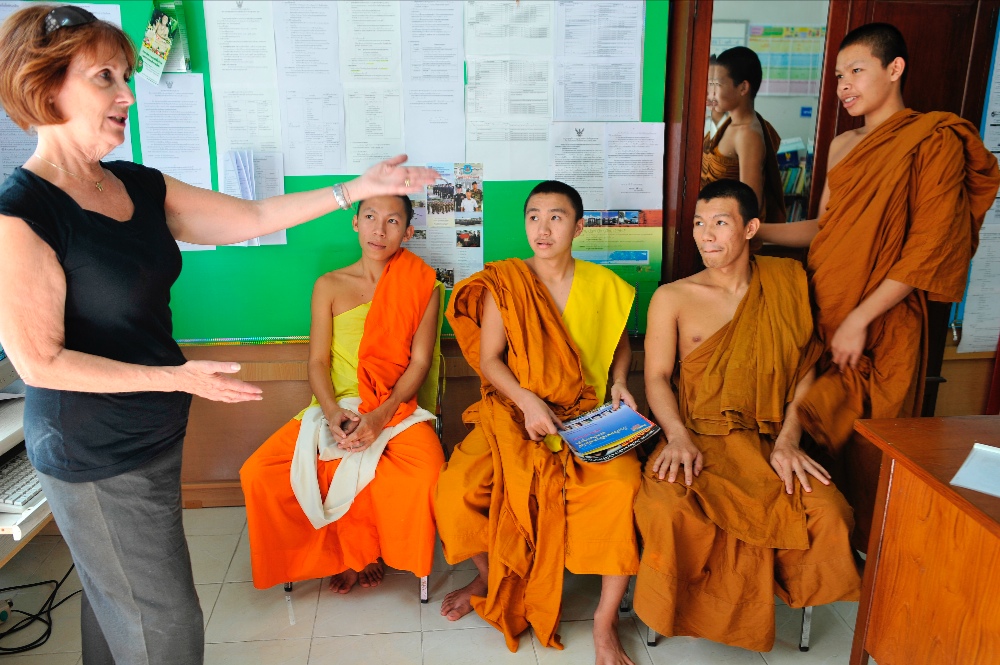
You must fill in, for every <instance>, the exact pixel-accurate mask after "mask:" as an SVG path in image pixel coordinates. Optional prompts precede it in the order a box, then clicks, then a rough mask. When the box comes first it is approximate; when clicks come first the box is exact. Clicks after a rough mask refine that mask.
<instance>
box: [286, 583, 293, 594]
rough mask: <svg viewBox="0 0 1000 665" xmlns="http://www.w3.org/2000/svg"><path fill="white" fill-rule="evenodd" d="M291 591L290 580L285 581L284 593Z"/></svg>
mask: <svg viewBox="0 0 1000 665" xmlns="http://www.w3.org/2000/svg"><path fill="white" fill-rule="evenodd" d="M291 591H292V582H285V593H291Z"/></svg>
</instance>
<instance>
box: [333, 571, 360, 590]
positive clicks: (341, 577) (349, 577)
mask: <svg viewBox="0 0 1000 665" xmlns="http://www.w3.org/2000/svg"><path fill="white" fill-rule="evenodd" d="M357 583H358V573H357V571H354V570H351V569H350V568H348V569H347V570H345V571H344V572H342V573H337V574H336V575H334V576H333V577H331V578H330V590H331V591H335V592H337V593H347V592H349V591H350V590H351V589H352V588H353V587H354V585H355V584H357Z"/></svg>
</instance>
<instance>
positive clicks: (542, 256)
mask: <svg viewBox="0 0 1000 665" xmlns="http://www.w3.org/2000/svg"><path fill="white" fill-rule="evenodd" d="M524 217H525V222H524V224H525V231H526V233H527V236H528V242H529V243H530V245H531V249H532V251H533V253H534V255H533V256H532V257H531V258H530V259H527V260H526V261H522V260H520V259H507V260H505V261H497V262H495V263H490V264H488V265H487V266H486V268H485V269H484V270H483V271H482V272H479V273H476V274H475V275H473V276H472V277H470V278H468V279H466V280H464V281H462V282H461V283H459V284H458V285H457V286H456V287H455V290H454V292H453V294H452V298H451V301H450V303H449V305H448V321H449V322H450V323H451V326H452V328H453V329H454V331H455V335H456V337H457V338H458V342H459V344H460V345H461V348H462V353H463V354H464V355H465V358H466V360H468V362H469V364H470V365H471V366H472V367H473V368H474V369H475V370H476V371H477V372H478V373H479V375H480V377H481V379H482V400H481V401H480V402H478V403H476V404H474V405H473V406H472V407H470V408H469V409H468V410H467V411H466V412H465V414H464V415H463V419H464V421H465V422H466V423H467V424H468V425H470V426H471V427H472V428H473V429H472V431H471V432H470V433H469V435H468V436H467V437H466V438H465V440H464V441H462V442H461V443H460V444H458V446H456V448H455V451H454V453H453V454H452V457H451V459H450V461H449V462H448V464H447V465H446V467H445V468H444V470H443V471H442V472H441V479H440V482H439V483H438V487H437V491H436V495H435V500H434V508H435V511H436V515H437V521H438V528H439V531H440V535H441V540H442V542H443V544H444V554H445V558H446V559H447V560H448V562H449V563H458V562H459V561H463V560H465V559H468V558H470V557H471V558H472V559H473V561H474V562H475V564H476V567H477V569H478V570H479V575H478V576H477V577H476V579H474V580H473V581H472V582H471V583H470V584H469V585H468V586H466V587H464V588H462V589H459V590H458V591H454V592H452V593H451V594H449V595H448V596H447V597H446V598H445V600H444V602H443V603H442V606H441V614H443V615H445V616H446V617H448V618H449V619H451V620H457V619H459V618H461V617H462V616H464V615H465V614H468V613H469V612H471V611H472V610H473V609H475V611H476V612H477V613H478V614H479V615H480V616H482V617H483V619H485V620H486V621H487V622H489V623H490V624H492V625H493V626H495V627H496V628H497V629H499V630H501V631H502V632H503V634H504V638H505V639H506V641H507V647H508V648H509V649H510V650H511V651H516V650H517V647H518V639H519V636H520V635H521V633H523V632H524V631H525V630H526V629H527V628H528V626H529V625H530V626H531V627H532V628H534V631H535V636H536V637H537V639H538V641H539V642H540V643H541V644H542V645H543V646H546V647H555V648H557V649H561V648H562V644H561V643H560V640H559V636H558V635H557V634H556V631H557V629H558V627H559V619H560V612H561V602H562V591H563V570H564V569H567V568H568V569H569V570H570V571H572V572H574V573H578V574H591V575H602V576H603V580H602V590H601V599H600V602H599V604H598V607H597V611H596V612H595V614H594V647H595V651H596V654H597V662H598V663H600V664H602V665H604V664H611V663H614V664H619V665H620V664H627V663H631V662H632V661H631V660H629V658H628V657H627V656H626V655H625V652H624V650H623V649H622V646H621V642H620V641H619V638H618V633H617V627H618V605H619V603H620V602H621V599H622V596H623V595H624V593H625V589H626V587H627V585H628V578H629V576H630V575H633V574H634V573H635V572H636V570H637V569H638V563H639V562H638V550H637V544H636V537H635V528H634V526H633V519H632V504H633V502H634V499H635V493H636V490H637V489H638V486H639V475H640V470H639V462H638V459H637V458H636V455H635V452H634V451H630V452H628V453H625V454H624V455H622V456H620V457H617V458H615V459H613V460H611V461H608V462H603V463H599V464H598V463H588V462H582V461H580V460H579V459H577V458H576V457H574V456H573V455H572V454H571V452H570V450H569V448H568V446H566V445H562V442H561V439H560V438H559V437H558V436H557V433H558V431H559V429H560V428H561V427H562V421H564V420H568V419H570V418H574V417H576V416H578V415H580V414H582V413H584V412H586V411H589V410H591V409H593V408H594V407H596V406H598V405H599V404H601V403H603V401H604V398H605V390H606V387H607V384H608V374H609V371H610V373H611V375H612V377H613V384H612V387H611V401H612V403H613V404H614V405H615V406H616V407H617V406H618V405H619V403H620V402H624V403H625V404H627V405H629V406H630V407H632V408H635V401H634V400H633V398H632V395H630V394H629V392H628V390H627V389H626V387H625V381H626V378H627V375H628V369H629V362H630V360H631V350H630V348H629V344H628V337H627V334H626V330H625V325H626V322H627V320H628V315H629V310H630V309H631V307H632V301H633V299H634V296H635V290H634V289H633V288H632V287H631V286H629V285H628V284H627V283H625V282H624V281H623V280H622V279H620V278H619V277H617V276H616V275H615V274H614V273H612V272H611V271H610V270H608V269H607V268H604V267H601V266H598V265H595V264H592V263H588V262H586V261H579V260H575V259H574V258H573V256H572V254H571V250H572V244H573V238H575V237H576V236H578V235H579V234H580V233H581V232H582V231H583V225H584V220H583V201H582V199H581V198H580V194H579V193H578V192H577V191H576V190H575V189H573V188H572V187H570V186H568V185H565V184H563V183H561V182H556V181H548V182H543V183H541V184H539V185H538V186H536V187H535V188H534V189H533V190H532V191H531V194H530V195H529V196H528V199H527V201H526V202H525V206H524Z"/></svg>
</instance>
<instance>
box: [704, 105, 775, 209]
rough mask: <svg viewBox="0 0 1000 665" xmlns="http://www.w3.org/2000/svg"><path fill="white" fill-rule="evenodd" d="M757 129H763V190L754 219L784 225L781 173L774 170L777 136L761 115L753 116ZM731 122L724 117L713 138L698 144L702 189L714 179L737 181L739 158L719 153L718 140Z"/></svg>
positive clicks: (707, 136)
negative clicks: (757, 218) (700, 145)
mask: <svg viewBox="0 0 1000 665" xmlns="http://www.w3.org/2000/svg"><path fill="white" fill-rule="evenodd" d="M757 120H758V121H759V122H760V126H761V129H763V130H764V136H765V137H766V140H765V141H764V191H763V196H762V199H763V204H762V205H761V207H760V215H759V216H758V217H759V219H760V221H762V222H784V221H786V219H787V217H786V212H785V190H784V186H783V185H782V183H781V171H780V170H779V169H778V156H777V152H776V151H777V149H778V145H779V144H780V143H781V137H780V136H778V132H777V130H775V129H774V127H772V126H771V123H769V122H768V121H767V120H764V117H763V116H762V115H761V114H759V113H758V114H757ZM731 123H732V118H726V119H725V121H724V122H723V123H722V125H720V126H719V129H718V131H717V132H716V133H715V135H714V136H712V135H711V134H705V140H704V142H703V143H702V153H701V186H702V187H704V186H705V185H707V184H708V183H710V182H715V181H716V180H725V179H728V180H739V179H740V158H739V157H738V156H736V155H733V156H732V157H730V156H727V155H723V154H722V153H721V152H719V141H721V140H722V137H723V135H724V134H725V133H726V130H727V129H729V125H730V124H731Z"/></svg>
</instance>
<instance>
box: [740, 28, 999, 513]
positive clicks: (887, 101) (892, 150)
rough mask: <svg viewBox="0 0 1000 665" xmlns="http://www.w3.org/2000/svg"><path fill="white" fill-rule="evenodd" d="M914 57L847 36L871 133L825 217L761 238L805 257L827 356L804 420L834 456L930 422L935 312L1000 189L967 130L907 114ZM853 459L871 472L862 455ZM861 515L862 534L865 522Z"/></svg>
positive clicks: (844, 83)
mask: <svg viewBox="0 0 1000 665" xmlns="http://www.w3.org/2000/svg"><path fill="white" fill-rule="evenodd" d="M906 59H907V51H906V43H905V42H904V41H903V37H902V35H901V34H900V33H899V31H898V30H897V29H896V28H895V27H893V26H891V25H889V24H886V23H872V24H869V25H865V26H861V27H860V28H857V29H856V30H853V31H851V32H850V33H848V35H847V36H846V37H845V38H844V40H843V41H842V42H841V45H840V51H839V53H838V54H837V66H836V72H837V96H838V97H839V98H840V101H841V103H842V104H843V105H844V108H845V109H846V110H847V112H848V113H850V114H851V115H852V116H859V115H860V116H863V117H864V119H865V124H864V126H863V127H861V128H859V129H855V130H852V131H849V132H845V133H843V134H841V135H839V136H837V138H835V139H834V140H833V143H832V144H831V145H830V158H829V171H828V176H827V181H826V184H825V186H824V188H823V195H822V197H821V198H820V205H819V209H820V217H819V219H818V220H810V221H805V222H796V223H792V224H782V225H767V226H764V227H762V228H761V232H760V236H761V237H762V238H763V240H765V241H768V242H773V243H776V244H780V245H788V246H794V247H809V259H808V270H809V278H810V286H811V287H812V289H813V295H814V298H815V307H816V330H817V334H818V335H819V338H820V339H821V340H822V341H823V343H824V345H825V349H826V353H825V354H824V355H823V357H822V358H821V359H820V362H819V364H818V366H817V371H818V378H817V379H816V382H815V384H814V385H813V387H812V389H811V390H810V392H809V394H807V395H806V396H805V398H804V399H803V400H802V404H801V406H800V412H801V417H802V423H803V426H804V427H805V429H806V431H807V432H808V433H809V434H810V435H811V436H812V437H813V438H814V439H815V440H816V441H817V442H818V443H820V444H822V445H824V446H826V447H828V448H829V449H830V450H831V451H833V452H835V453H836V452H840V451H842V450H844V448H845V446H846V445H847V444H848V442H850V441H852V440H855V441H857V439H853V438H852V433H853V426H854V421H855V420H856V419H858V418H897V417H909V416H918V415H920V408H921V404H922V402H923V398H922V394H923V386H924V378H925V375H926V362H927V301H928V300H934V301H940V302H957V301H959V300H961V299H962V294H963V291H964V289H965V282H966V276H967V274H968V268H969V262H970V260H971V259H972V255H973V254H974V253H975V251H976V247H977V245H978V242H979V228H980V226H981V225H982V223H983V217H984V216H985V214H986V211H987V210H988V209H989V207H990V205H991V204H992V202H993V199H994V196H995V195H996V192H997V186H998V184H1000V173H998V170H997V160H996V158H994V157H993V155H991V154H990V153H989V152H988V151H987V150H986V148H985V147H984V146H983V142H982V140H981V139H980V138H979V134H978V133H977V132H976V129H975V128H974V127H973V126H972V125H971V124H970V123H968V122H967V121H965V120H962V119H961V118H959V117H958V116H956V115H954V114H952V113H942V112H933V113H917V112H915V111H912V110H910V109H907V108H906V107H905V105H904V104H903V96H902V88H903V83H904V81H905V78H906V67H907V63H906ZM869 448H870V447H869ZM845 452H847V453H848V454H849V455H851V456H857V455H860V456H861V458H862V460H861V461H860V464H862V465H864V464H866V462H865V461H864V457H865V456H866V455H865V445H862V443H858V444H857V445H852V446H850V447H849V448H848V449H847V450H846V451H845ZM869 456H870V455H869ZM877 459H878V458H877V455H876V457H875V460H874V466H875V467H876V468H877ZM868 464H871V462H868ZM848 480H849V481H850V482H851V483H855V482H857V483H859V484H861V485H864V484H866V482H868V483H870V482H874V478H872V479H865V478H848ZM871 494H872V495H874V491H873V488H872V491H871ZM855 507H856V508H858V511H859V512H858V515H857V517H858V521H859V525H861V526H863V527H866V526H867V525H868V524H869V523H870V519H871V515H870V514H869V511H868V510H867V509H866V510H862V507H861V506H860V505H856V506H855ZM866 508H870V506H868V507H866ZM864 530H867V529H864Z"/></svg>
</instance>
